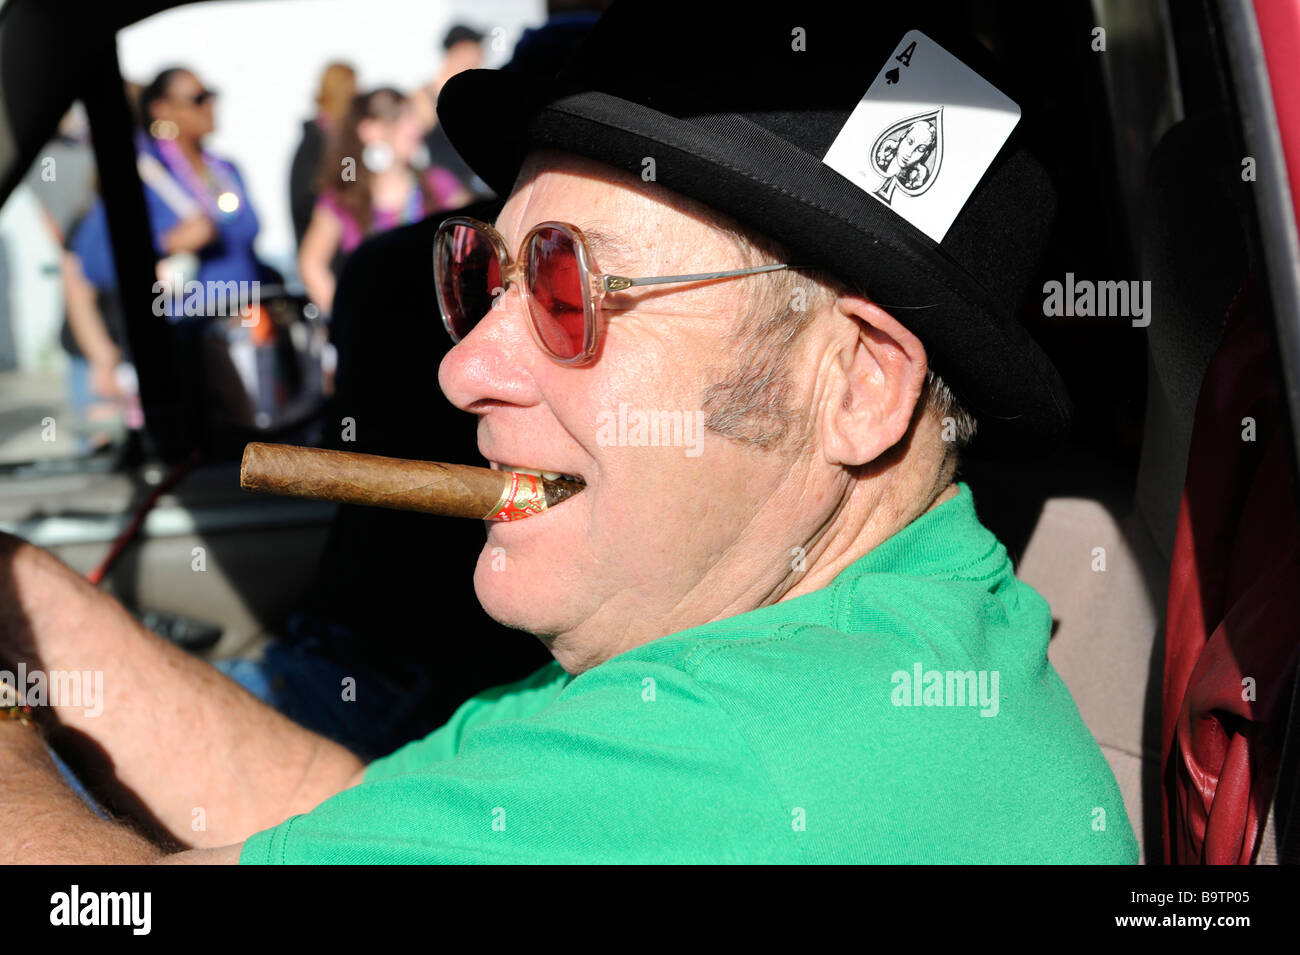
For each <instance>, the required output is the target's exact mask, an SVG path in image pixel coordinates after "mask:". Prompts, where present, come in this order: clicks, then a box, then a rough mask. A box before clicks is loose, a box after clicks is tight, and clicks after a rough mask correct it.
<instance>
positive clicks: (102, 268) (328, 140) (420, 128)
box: [50, 25, 488, 444]
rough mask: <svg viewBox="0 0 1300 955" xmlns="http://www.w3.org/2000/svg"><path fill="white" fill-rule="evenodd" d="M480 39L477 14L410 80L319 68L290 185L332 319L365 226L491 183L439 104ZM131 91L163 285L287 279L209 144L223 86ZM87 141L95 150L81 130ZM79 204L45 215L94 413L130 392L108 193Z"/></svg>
mask: <svg viewBox="0 0 1300 955" xmlns="http://www.w3.org/2000/svg"><path fill="white" fill-rule="evenodd" d="M482 41H483V34H482V33H480V32H478V31H476V30H474V29H472V28H470V27H467V26H463V25H457V26H455V27H453V28H452V29H451V30H449V31H448V32H447V34H446V36H445V37H444V39H443V43H442V47H443V64H442V69H441V71H440V72H439V73H438V74H437V75H436V76H435V77H434V78H433V79H432V80H431V81H430V83H428V84H427V85H425V86H422V87H420V88H418V89H416V90H414V91H411V92H403V91H401V90H398V89H394V88H392V87H388V86H383V87H377V88H373V89H364V88H361V87H359V85H358V79H357V72H356V70H355V69H354V68H353V67H352V66H351V65H350V64H348V63H345V62H332V63H329V64H328V65H327V66H326V67H325V68H324V70H323V71H322V74H321V77H320V81H319V85H318V92H317V95H316V97H315V106H316V111H315V115H314V116H313V117H312V118H310V119H309V120H307V121H306V122H304V123H303V131H302V139H301V143H300V145H299V146H298V149H297V151H296V153H295V155H294V157H293V162H292V165H291V167H290V169H289V170H288V182H287V198H288V200H289V205H290V209H291V213H292V219H293V226H294V235H295V240H296V243H297V269H298V278H299V279H300V281H301V284H302V287H303V289H304V290H305V294H306V296H307V297H308V298H309V299H310V301H311V303H312V304H313V305H314V306H315V307H316V309H317V311H318V313H319V314H320V315H322V316H324V317H325V318H327V319H328V316H329V314H330V311H331V308H332V304H333V296H334V287H335V283H336V281H337V278H338V276H339V274H340V273H341V270H342V268H343V266H344V265H345V263H346V261H347V258H348V256H349V255H350V254H351V252H352V251H353V250H354V249H355V248H356V247H357V246H358V245H359V244H360V243H361V242H362V241H363V240H364V239H365V238H367V237H369V236H371V235H374V234H376V233H379V232H383V231H385V230H387V229H391V228H393V227H395V226H399V225H403V224H405V223H409V222H415V221H418V220H420V219H422V218H424V217H426V216H428V215H431V214H433V213H435V212H439V211H442V210H445V209H453V208H459V207H461V206H463V205H465V204H467V203H468V202H470V201H472V200H473V199H474V198H475V197H476V196H477V195H481V194H484V193H486V192H488V190H487V187H486V185H484V184H483V183H482V181H481V180H478V179H477V177H475V176H474V174H473V173H472V172H470V170H469V169H468V167H467V166H465V164H464V163H463V162H462V161H461V160H460V159H459V157H458V156H457V155H456V153H455V151H454V150H452V149H451V148H450V146H449V144H448V143H447V140H446V137H445V136H443V135H442V133H441V130H440V129H439V127H438V126H437V114H436V112H435V110H434V104H435V103H436V101H437V96H438V92H439V90H440V89H441V87H442V84H443V83H444V82H446V80H447V79H449V78H450V77H451V76H453V75H455V73H457V72H460V71H461V70H464V69H472V68H475V67H478V66H480V65H481V64H482V60H483V54H482V46H481V44H482ZM127 97H128V101H129V102H130V104H131V106H132V109H133V112H134V119H135V121H136V125H137V128H136V132H135V140H136V150H137V168H138V171H139V173H140V179H141V182H142V184H143V186H144V194H145V201H146V205H147V209H148V216H149V225H150V229H151V232H152V235H153V239H154V244H155V252H156V254H157V255H158V257H159V265H158V280H159V282H160V283H162V285H163V287H164V288H165V289H168V290H170V289H171V287H172V286H173V285H174V284H175V283H178V282H179V283H182V284H183V283H184V282H187V281H190V280H193V281H197V282H199V283H200V285H206V284H208V283H229V282H236V283H251V282H259V283H261V284H262V285H263V286H265V285H274V286H283V285H285V284H286V282H285V279H286V276H284V275H283V274H281V273H280V272H279V271H278V270H276V269H274V268H272V267H271V266H270V265H268V264H267V263H266V262H264V261H261V260H260V259H259V257H258V256H257V254H256V251H255V248H254V243H255V240H256V238H257V235H258V231H259V227H260V221H259V217H258V212H257V210H256V209H255V208H254V204H253V202H252V201H251V198H250V195H249V192H248V189H247V187H246V185H245V181H244V178H243V176H242V175H241V173H240V170H239V167H238V164H237V163H236V162H235V161H234V160H233V159H231V158H229V157H224V156H219V155H217V154H215V153H213V152H212V151H211V150H210V149H209V148H207V146H206V145H205V144H206V142H207V140H208V138H209V137H210V136H211V135H212V133H213V132H214V131H215V129H216V113H215V109H214V107H215V104H216V101H217V99H218V93H217V91H216V90H215V89H213V88H212V87H210V86H209V85H208V84H207V83H206V82H205V81H204V80H203V78H202V77H201V76H200V75H199V74H198V73H197V72H196V71H195V70H193V69H190V68H188V67H185V66H174V67H170V68H168V69H164V70H163V71H161V72H160V73H158V75H157V76H155V77H154V78H153V79H152V80H150V81H149V82H148V83H147V84H146V85H144V86H138V85H135V84H128V89H127ZM81 145H82V147H83V149H84V150H85V151H86V153H87V154H88V153H89V144H88V142H86V141H85V139H84V137H83V141H82V143H81ZM92 188H93V177H87V189H88V190H90V189H92ZM78 212H79V214H77V215H75V216H63V217H62V218H63V219H64V220H65V221H62V222H57V223H56V222H55V221H54V217H53V216H51V217H50V228H51V232H52V235H53V236H54V237H55V239H56V240H57V241H58V242H59V244H60V245H61V246H62V247H63V248H64V249H65V252H64V256H63V286H64V301H65V306H66V317H65V324H64V329H63V333H62V335H61V342H62V345H63V348H64V350H65V351H66V353H67V355H68V357H69V379H68V381H69V387H68V394H69V400H70V403H71V405H72V410H73V413H74V415H75V416H76V417H77V418H78V419H79V420H82V421H87V420H94V419H95V418H96V417H100V418H103V417H107V416H112V415H113V414H114V412H117V413H121V412H122V410H123V408H124V406H125V404H126V403H128V402H131V401H132V400H133V395H132V393H131V392H132V387H131V375H130V361H129V358H130V356H129V347H128V345H127V342H126V339H125V335H124V334H123V326H122V321H121V316H120V314H119V311H120V307H119V306H118V304H117V295H116V288H117V276H116V272H115V266H114V261H113V253H112V245H111V241H110V237H109V229H108V217H107V214H106V212H105V206H104V203H103V201H102V199H100V198H98V197H93V195H91V196H88V197H87V202H86V203H84V204H83V208H81V209H80V210H79V211H78ZM178 300H179V299H178V298H177V297H174V296H172V295H170V294H168V295H163V296H161V297H160V302H161V305H162V309H163V314H165V315H167V316H168V317H169V318H170V319H172V320H181V319H183V318H185V317H188V314H189V313H188V312H186V313H185V314H181V313H179V312H177V310H176V309H175V307H174V306H175V302H176V301H178ZM327 372H328V369H327ZM97 437H98V439H99V440H100V441H102V440H106V437H107V436H106V435H99V436H97ZM93 443H95V442H94V441H92V444H93Z"/></svg>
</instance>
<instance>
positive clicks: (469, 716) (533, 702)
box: [365, 660, 568, 782]
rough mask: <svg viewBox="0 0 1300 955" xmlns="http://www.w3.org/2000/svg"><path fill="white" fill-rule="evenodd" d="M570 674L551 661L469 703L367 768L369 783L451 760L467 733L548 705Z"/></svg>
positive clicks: (520, 716) (482, 694)
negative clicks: (478, 727)
mask: <svg viewBox="0 0 1300 955" xmlns="http://www.w3.org/2000/svg"><path fill="white" fill-rule="evenodd" d="M567 679H568V674H567V673H565V671H564V668H563V667H561V666H560V665H559V664H558V663H556V662H555V661H554V660H552V661H551V662H550V663H548V664H546V666H544V667H542V668H541V669H539V670H538V671H537V672H536V673H533V674H531V675H530V676H527V677H525V678H524V679H522V680H519V681H518V682H516V683H508V684H506V685H504V686H498V687H493V688H492V689H490V690H485V691H483V692H482V693H480V694H478V695H477V696H474V697H473V698H471V699H469V700H466V701H465V702H464V703H462V704H461V705H460V707H459V708H457V710H456V712H455V713H453V714H452V715H451V718H450V719H449V720H447V722H446V723H444V724H443V725H442V726H440V727H438V729H436V730H434V731H433V732H432V733H430V734H429V735H428V736H426V737H425V738H424V739H420V740H415V741H414V742H411V743H407V744H406V745H405V746H403V747H401V748H400V749H398V750H396V751H394V752H392V753H390V754H389V755H387V756H384V757H382V758H380V759H377V760H375V761H374V762H372V763H371V764H370V765H369V766H367V767H366V777H365V778H366V781H367V782H372V781H374V780H376V779H384V778H386V777H389V776H396V775H399V774H401V773H407V772H412V771H413V770H417V769H419V768H420V767H422V766H428V765H430V764H431V763H438V762H442V761H443V760H446V759H451V758H452V757H453V756H455V755H456V752H457V750H458V749H459V748H460V741H461V739H462V738H463V737H464V735H465V732H466V731H467V730H469V729H472V728H473V727H475V726H479V725H481V724H483V723H489V722H491V721H492V720H503V719H522V718H524V717H527V716H531V715H532V714H533V713H535V712H537V711H538V710H539V709H541V708H542V707H544V706H545V705H546V704H547V703H549V702H550V701H551V700H552V699H553V698H554V697H555V695H556V694H557V693H558V692H559V691H560V688H561V687H562V686H563V684H564V683H565V681H566V680H567Z"/></svg>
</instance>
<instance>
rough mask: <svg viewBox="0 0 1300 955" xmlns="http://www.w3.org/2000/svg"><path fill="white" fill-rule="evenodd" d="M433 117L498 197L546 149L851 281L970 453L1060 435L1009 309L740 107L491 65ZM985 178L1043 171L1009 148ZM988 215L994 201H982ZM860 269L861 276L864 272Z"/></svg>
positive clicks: (458, 85) (1060, 394)
mask: <svg viewBox="0 0 1300 955" xmlns="http://www.w3.org/2000/svg"><path fill="white" fill-rule="evenodd" d="M438 116H439V121H440V122H441V123H442V125H443V128H444V131H445V132H446V134H447V137H448V138H449V139H450V141H451V143H452V145H453V146H454V147H455V148H456V150H457V152H459V153H460V155H461V157H462V158H463V159H464V160H465V162H466V163H468V165H469V166H470V168H472V169H473V170H474V171H475V172H476V173H477V174H478V175H479V176H481V177H482V178H483V180H484V181H485V182H487V183H488V185H489V186H491V187H492V188H493V189H494V190H495V191H497V192H498V193H499V194H500V195H501V196H503V197H504V196H507V195H509V193H510V192H511V190H512V189H513V187H514V184H515V180H516V178H517V175H518V172H519V169H520V167H521V165H522V164H523V161H524V159H525V157H526V156H527V154H528V152H529V151H530V150H532V149H535V148H540V147H549V148H554V149H560V150H564V151H567V152H571V153H575V154H577V155H580V156H585V157H588V158H591V159H595V160H598V161H601V162H604V163H607V164H609V165H611V166H614V167H616V168H621V169H625V170H628V171H630V172H632V173H634V174H637V175H639V174H640V173H641V171H642V169H643V168H644V167H643V162H644V160H645V159H646V158H653V159H654V169H655V181H656V182H657V183H658V184H659V185H662V186H665V187H667V188H669V189H672V190H674V191H676V192H680V193H682V194H683V195H685V196H688V197H690V198H692V199H695V200H697V201H699V202H701V203H703V204H705V205H707V206H710V207H712V208H714V209H717V210H718V211H719V212H722V213H725V214H726V215H728V216H730V217H731V218H733V219H735V220H736V221H738V222H740V223H743V224H744V225H746V226H748V227H750V228H753V229H755V230H757V231H758V232H760V233H762V234H766V235H769V236H771V237H772V238H774V239H776V240H778V241H779V242H780V243H781V244H783V245H785V246H786V247H787V248H788V249H790V251H791V254H792V256H793V258H794V262H793V264H798V265H810V266H816V267H818V268H822V269H825V270H827V271H829V272H830V273H831V274H834V275H837V276H840V277H855V278H856V281H854V282H853V284H856V285H865V291H866V292H867V294H868V295H869V296H870V297H871V299H872V300H873V301H875V302H877V303H879V304H880V305H881V307H882V308H885V310H886V311H890V312H891V314H893V315H894V317H895V318H897V319H898V320H899V322H901V323H902V324H903V325H904V326H905V327H906V328H908V329H909V330H910V331H911V332H912V333H913V334H915V335H916V336H917V338H919V339H920V340H921V342H922V343H923V344H924V345H925V348H926V351H927V354H928V356H929V360H930V363H931V365H932V366H933V367H934V369H935V370H936V372H938V373H939V374H941V375H942V376H943V378H944V380H945V381H946V382H947V383H948V385H949V387H950V388H951V389H952V391H953V392H954V393H955V394H956V396H957V397H958V399H959V400H960V401H961V402H962V404H963V405H964V406H965V407H967V408H968V409H969V410H970V411H971V413H972V414H974V415H975V417H976V419H977V421H978V422H979V428H978V434H977V437H976V440H975V443H974V445H973V446H972V450H973V451H975V452H977V453H980V454H1005V453H1023V452H1025V451H1027V450H1028V451H1032V450H1035V449H1047V448H1049V447H1052V446H1055V445H1056V444H1057V443H1059V442H1060V440H1061V439H1063V437H1064V436H1065V434H1066V433H1067V432H1068V428H1069V421H1070V400H1069V396H1068V393H1067V391H1066V389H1065V385H1064V383H1063V381H1062V380H1061V377H1060V374H1059V373H1058V372H1057V370H1056V368H1055V367H1054V366H1053V365H1052V363H1051V361H1050V360H1049V359H1048V358H1047V356H1046V354H1045V353H1044V352H1043V351H1042V349H1041V348H1040V347H1039V346H1038V345H1037V343H1036V342H1035V341H1034V340H1033V338H1032V337H1030V335H1029V333H1028V332H1027V331H1026V330H1025V328H1024V327H1023V326H1022V325H1021V324H1020V322H1019V321H1018V320H1017V318H1016V315H1015V308H1014V304H1015V303H1011V304H1009V303H999V302H997V301H995V300H994V298H993V296H992V295H991V294H990V293H989V292H988V290H987V289H985V288H984V287H983V286H982V285H981V284H980V283H979V282H978V281H976V280H975V279H974V278H973V277H972V276H970V274H969V273H967V272H965V270H963V269H962V268H961V267H960V266H958V265H957V264H956V263H955V262H953V261H952V260H951V258H950V257H949V256H948V255H947V254H946V253H945V252H944V250H943V247H942V246H941V245H940V244H938V243H935V242H934V241H933V240H932V239H930V238H929V237H928V236H926V235H925V234H924V233H922V232H920V231H919V230H918V229H916V228H914V227H913V226H912V225H911V224H910V223H908V222H907V221H905V220H904V219H902V218H901V217H899V216H897V215H896V214H894V213H893V212H891V211H890V210H889V209H888V208H886V206H885V205H884V204H883V203H881V202H878V201H877V200H875V199H873V198H871V197H870V196H869V195H867V194H866V193H864V192H863V191H862V190H860V189H859V188H858V187H857V186H855V185H854V184H853V183H851V182H850V181H849V180H848V179H846V178H844V177H843V176H841V175H840V174H839V173H837V172H835V171H834V170H833V169H831V168H830V167H829V166H827V165H825V164H824V163H822V162H821V161H820V160H818V159H817V158H815V157H812V156H810V155H809V154H808V153H806V152H804V151H803V150H801V149H799V148H797V147H795V146H794V145H792V144H790V143H788V142H787V141H785V140H784V139H782V138H781V137H779V136H777V135H775V134H774V133H771V132H769V131H768V130H766V129H764V128H763V127H762V126H760V125H758V124H757V123H753V122H750V121H748V120H746V119H745V118H743V117H739V116H735V115H722V116H717V115H699V116H690V117H677V116H672V115H668V114H666V113H663V112H659V111H657V110H654V109H651V108H649V107H647V106H645V105H642V104H641V103H637V102H633V101H630V100H627V99H622V98H620V97H617V96H614V95H611V94H609V93H604V92H600V91H594V90H590V89H581V88H574V87H572V86H569V85H567V84H566V83H564V82H563V81H560V80H552V81H549V82H539V81H538V80H537V78H535V77H526V76H524V75H522V74H514V73H510V72H506V71H499V70H467V71H465V72H463V73H460V74H457V75H456V76H454V77H452V78H451V79H450V80H449V81H448V82H447V83H446V85H445V86H444V88H443V91H442V94H441V96H440V97H439V100H438ZM986 175H987V176H1009V177H1021V178H1023V177H1033V176H1035V175H1037V176H1043V175H1045V174H1044V173H1043V172H1042V170H1041V169H1039V168H1038V167H1037V166H1034V165H1032V164H1030V163H1019V162H1017V154H1014V153H1013V154H1010V155H1008V156H1005V157H1002V161H1000V162H998V163H995V164H994V166H993V167H992V168H990V170H989V172H988V173H987V174H986ZM989 212H990V213H991V214H996V212H995V210H989ZM864 277H865V279H866V281H865V282H863V281H862V279H863V278H864Z"/></svg>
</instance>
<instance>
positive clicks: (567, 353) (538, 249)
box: [526, 227, 587, 359]
mask: <svg viewBox="0 0 1300 955" xmlns="http://www.w3.org/2000/svg"><path fill="white" fill-rule="evenodd" d="M526 254H527V256H528V267H527V271H526V274H527V276H528V292H529V295H530V297H531V298H532V316H533V324H534V326H535V327H536V329H537V334H538V337H539V338H540V339H541V340H542V344H543V345H544V346H545V347H546V348H547V349H549V350H550V351H551V353H552V354H554V355H555V357H556V358H563V359H569V358H577V357H578V356H579V355H580V354H582V351H583V348H584V347H585V345H586V339H587V318H586V311H585V309H584V308H583V294H582V293H583V282H584V281H585V280H586V279H585V276H584V275H583V272H582V267H581V266H580V265H579V264H578V250H577V248H576V247H575V246H574V244H573V239H571V238H569V236H568V235H566V234H565V233H564V232H561V231H560V230H559V229H555V228H550V227H548V228H545V229H540V230H538V232H537V233H536V234H534V236H533V239H532V241H531V242H530V243H529V244H528V251H527V253H526Z"/></svg>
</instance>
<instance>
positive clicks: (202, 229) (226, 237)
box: [73, 67, 277, 320]
mask: <svg viewBox="0 0 1300 955" xmlns="http://www.w3.org/2000/svg"><path fill="white" fill-rule="evenodd" d="M215 97H216V93H214V92H213V91H212V90H210V89H208V88H206V87H205V86H204V85H203V83H202V82H201V81H200V80H199V78H198V77H197V76H195V75H194V73H193V72H192V71H190V70H188V69H185V68H183V67H173V68H171V69H166V70H163V71H162V72H161V73H159V74H158V75H157V76H156V77H155V78H154V79H153V81H152V82H151V83H149V84H148V85H147V86H146V87H144V89H143V91H142V92H141V93H140V98H139V114H138V116H137V117H136V118H137V120H138V122H139V124H140V127H141V128H140V129H138V130H137V134H136V148H137V151H138V156H137V169H138V170H139V173H140V180H141V182H142V184H143V185H144V197H145V205H146V208H147V210H148V214H149V226H150V231H151V232H152V233H153V240H154V246H155V248H156V251H157V252H158V255H159V256H160V258H161V259H162V261H160V262H159V273H160V278H162V279H163V280H164V281H168V282H171V281H183V282H190V281H197V282H200V283H204V285H205V287H206V283H208V282H222V283H225V282H231V281H234V282H254V281H265V280H276V279H277V277H276V276H275V275H274V274H273V273H272V272H271V270H269V269H267V268H266V267H265V266H263V265H262V264H261V263H259V262H258V260H257V258H256V257H255V255H254V254H253V240H254V239H255V238H256V237H257V231H258V219H257V213H256V212H255V211H254V210H253V207H252V205H251V204H250V203H249V201H248V192H247V190H246V189H245V187H244V180H243V178H242V177H241V176H240V174H239V170H238V169H236V168H235V165H234V164H233V163H232V162H230V161H229V160H226V159H222V158H220V157H218V156H216V155H213V154H212V153H211V152H209V151H208V150H206V149H205V148H204V147H203V140H204V139H205V138H206V137H207V136H208V135H209V134H210V133H211V132H212V131H213V129H214V127H215V125H216V123H215V119H214V115H213V101H214V99H215ZM111 250H112V244H111V242H110V241H109V235H108V220H107V216H106V215H105V212H104V204H103V202H102V201H101V200H96V202H95V205H94V207H93V208H92V209H91V211H90V213H89V214H87V216H86V218H85V220H84V221H83V223H82V226H81V228H80V229H79V230H78V233H77V236H76V238H75V240H74V247H73V251H75V252H76V253H77V254H78V255H79V256H80V257H81V259H82V264H83V267H84V270H85V274H86V277H87V278H88V279H89V280H90V281H91V283H92V284H93V285H94V286H95V287H96V288H98V289H100V290H105V291H107V290H112V289H115V288H116V287H117V275H116V272H115V270H114V264H113V257H112V251H111ZM172 301H173V300H172V298H171V296H167V295H164V296H162V297H161V298H160V305H161V307H162V309H163V314H165V315H169V316H171V310H172ZM173 317H174V318H175V319H177V320H179V319H180V318H182V317H184V316H181V315H176V316H173Z"/></svg>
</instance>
